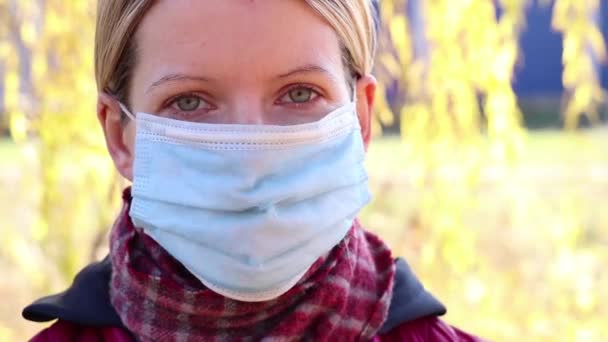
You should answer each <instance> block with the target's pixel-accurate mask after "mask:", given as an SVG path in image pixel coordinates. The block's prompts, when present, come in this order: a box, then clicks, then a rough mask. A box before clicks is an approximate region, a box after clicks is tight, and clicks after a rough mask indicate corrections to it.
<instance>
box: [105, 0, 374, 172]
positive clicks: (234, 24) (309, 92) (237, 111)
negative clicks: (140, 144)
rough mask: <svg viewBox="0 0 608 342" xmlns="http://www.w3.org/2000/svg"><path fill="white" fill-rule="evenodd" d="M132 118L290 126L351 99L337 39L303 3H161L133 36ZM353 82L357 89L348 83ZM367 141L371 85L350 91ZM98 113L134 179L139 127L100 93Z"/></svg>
mask: <svg viewBox="0 0 608 342" xmlns="http://www.w3.org/2000/svg"><path fill="white" fill-rule="evenodd" d="M135 39H136V42H137V51H136V56H137V57H136V59H137V63H136V65H135V66H134V69H133V77H132V79H131V83H130V89H129V92H130V94H129V102H130V103H129V104H130V109H131V111H133V112H134V113H137V112H145V113H150V114H156V115H160V116H165V117H169V118H174V119H180V120H188V121H195V122H206V123H232V124H275V125H293V124H300V123H306V122H312V121H316V120H319V119H320V118H322V117H323V116H324V115H326V114H328V113H329V112H331V111H332V110H334V109H336V108H338V107H340V106H342V105H344V104H346V103H348V102H349V101H351V99H352V93H351V92H352V90H351V88H350V87H351V85H349V84H347V80H349V79H350V77H348V76H347V71H346V69H345V66H344V63H343V59H342V57H343V56H342V51H341V47H340V43H339V40H338V36H337V34H336V33H335V32H334V30H333V29H332V27H331V26H330V25H329V24H328V23H326V22H325V21H324V20H323V19H322V18H321V17H320V16H318V15H317V14H316V12H314V11H313V10H312V8H310V7H309V6H308V5H307V4H306V3H305V2H304V1H301V0H257V1H256V0H222V1H215V0H214V1H209V0H207V1H201V0H164V1H158V2H157V3H156V4H155V5H154V6H153V7H152V8H151V9H150V11H149V12H148V13H147V14H146V15H145V17H144V19H143V21H142V22H141V24H140V26H139V28H138V31H137V33H136V37H135ZM353 81H356V80H353ZM354 86H355V89H356V93H357V101H358V103H359V105H358V108H357V110H358V115H359V118H360V122H361V126H362V131H363V132H362V133H363V135H364V138H365V140H366V143H367V140H368V139H369V116H370V115H369V113H370V108H371V105H372V102H373V96H374V95H373V94H374V90H375V81H374V79H373V77H371V76H369V75H365V76H363V77H361V78H360V79H359V80H358V81H356V84H354ZM98 114H99V118H100V120H101V123H102V126H103V128H104V131H105V133H106V140H107V145H108V149H109V151H110V154H111V155H112V157H113V159H114V161H115V164H116V166H117V168H118V170H119V171H120V172H121V174H122V175H123V176H125V177H126V178H128V179H132V164H133V156H134V149H133V144H134V135H135V122H129V123H128V124H127V125H126V126H125V125H124V124H121V122H120V110H119V108H118V106H117V104H116V102H115V101H114V100H113V99H112V98H110V97H109V96H107V95H104V94H100V97H99V105H98Z"/></svg>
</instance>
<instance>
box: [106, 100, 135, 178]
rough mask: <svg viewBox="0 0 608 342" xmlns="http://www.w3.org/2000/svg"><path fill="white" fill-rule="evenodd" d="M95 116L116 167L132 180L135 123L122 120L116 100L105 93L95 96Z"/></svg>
mask: <svg viewBox="0 0 608 342" xmlns="http://www.w3.org/2000/svg"><path fill="white" fill-rule="evenodd" d="M97 118H98V119H99V123H100V124H101V128H102V129H103V133H104V135H105V138H106V146H107V148H108V152H109V153H110V156H111V157H112V160H113V161H114V165H115V166H116V169H117V170H118V172H119V173H120V174H121V175H122V176H123V177H125V178H127V179H128V180H130V181H133V155H134V145H135V143H134V141H135V124H134V123H133V122H132V121H131V120H129V121H128V122H127V123H125V122H124V121H123V119H122V112H121V109H120V106H119V105H118V101H117V100H116V99H114V98H113V97H112V96H110V95H108V94H106V93H99V95H98V97H97Z"/></svg>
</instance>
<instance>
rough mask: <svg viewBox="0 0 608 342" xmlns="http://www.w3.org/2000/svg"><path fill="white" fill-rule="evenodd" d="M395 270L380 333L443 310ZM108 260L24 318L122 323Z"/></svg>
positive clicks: (404, 267)
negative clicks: (111, 291) (114, 300)
mask: <svg viewBox="0 0 608 342" xmlns="http://www.w3.org/2000/svg"><path fill="white" fill-rule="evenodd" d="M395 264H396V267H397V272H396V274H395V285H394V290H393V297H392V300H391V304H390V308H389V314H388V319H387V320H386V322H384V325H383V326H382V328H381V330H380V333H386V332H388V331H390V330H392V329H393V328H395V327H397V326H398V325H400V324H402V323H405V322H409V321H413V320H416V319H419V318H423V317H428V316H441V315H443V314H445V313H446V309H445V307H444V306H443V304H441V303H440V302H439V301H438V300H437V299H435V297H433V295H431V294H430V293H429V292H427V291H426V290H425V289H424V287H423V286H422V284H421V283H420V281H418V279H417V278H416V276H415V275H414V273H412V271H411V269H410V267H409V266H408V264H407V263H406V262H405V260H403V259H400V258H399V259H397V260H396V261H395ZM111 274H112V265H111V263H110V259H109V258H108V257H106V258H105V259H104V260H102V261H100V262H96V263H93V264H91V265H89V266H87V267H85V268H84V269H83V270H82V271H80V273H78V275H77V276H76V278H75V279H74V282H73V283H72V286H70V288H68V289H67V290H66V291H64V292H61V293H59V294H56V295H52V296H48V297H44V298H41V299H39V300H37V301H35V302H34V303H32V304H30V305H29V306H27V307H26V308H25V309H24V310H23V313H22V315H23V317H24V318H25V319H27V320H30V321H34V322H48V321H52V320H55V319H61V320H64V321H69V322H72V323H76V324H79V325H84V326H96V327H108V326H109V327H120V328H124V325H123V324H122V322H121V321H120V317H118V314H117V313H116V311H115V310H114V307H112V304H111V303H110V294H109V284H110V276H111Z"/></svg>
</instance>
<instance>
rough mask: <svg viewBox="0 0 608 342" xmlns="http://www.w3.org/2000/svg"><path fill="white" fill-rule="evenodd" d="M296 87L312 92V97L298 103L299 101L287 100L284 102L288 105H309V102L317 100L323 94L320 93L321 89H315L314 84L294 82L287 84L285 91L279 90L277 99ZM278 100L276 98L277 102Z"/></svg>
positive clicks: (297, 106)
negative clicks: (279, 93)
mask: <svg viewBox="0 0 608 342" xmlns="http://www.w3.org/2000/svg"><path fill="white" fill-rule="evenodd" d="M297 89H306V90H310V91H311V92H312V93H313V98H312V99H311V100H309V101H307V102H302V103H299V102H287V103H284V104H286V105H290V106H293V107H296V108H300V107H304V106H307V105H311V104H313V103H315V102H317V101H318V100H319V98H320V97H322V96H323V95H322V93H321V91H320V90H319V89H317V88H316V87H314V86H311V85H308V84H294V85H291V86H289V87H288V88H287V89H286V90H285V91H282V92H281V94H282V95H280V96H279V100H280V99H282V98H283V97H285V96H288V95H289V92H291V91H294V90H297ZM279 100H277V102H278V101H279Z"/></svg>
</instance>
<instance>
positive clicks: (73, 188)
mask: <svg viewBox="0 0 608 342" xmlns="http://www.w3.org/2000/svg"><path fill="white" fill-rule="evenodd" d="M410 1H411V2H408V0H381V6H380V16H381V18H382V21H381V28H382V30H381V35H380V42H379V45H380V50H379V53H378V58H377V68H376V75H377V76H378V78H379V81H380V82H379V85H378V94H377V101H376V112H375V114H376V115H375V119H376V120H375V121H374V125H375V126H374V130H375V132H376V134H377V135H378V136H380V135H381V134H382V133H383V132H382V130H383V129H388V128H391V127H392V128H393V129H394V128H395V127H397V128H398V129H399V132H400V137H399V138H398V139H391V138H388V139H384V138H383V139H382V140H381V141H380V142H379V143H378V144H377V145H374V144H372V147H371V151H370V154H369V168H370V173H371V176H370V180H371V185H372V187H373V191H374V193H375V200H374V202H373V203H372V204H371V206H370V207H369V208H368V209H366V211H365V212H364V213H363V217H362V218H363V221H364V223H366V225H367V226H368V227H369V228H370V229H372V230H374V231H376V232H378V233H380V234H381V235H382V236H383V237H384V238H385V239H386V240H387V241H388V242H389V244H390V245H391V247H392V248H393V250H394V251H395V253H396V254H398V255H402V256H405V257H406V258H407V260H408V261H409V262H410V263H411V264H412V266H413V268H414V269H415V270H416V272H417V273H418V274H419V275H420V277H421V278H422V279H423V281H424V283H425V284H426V286H427V287H428V288H430V289H431V290H432V291H433V292H434V293H436V294H437V296H438V297H440V298H441V299H442V300H443V301H444V302H445V303H446V304H447V305H448V308H449V314H448V316H447V317H446V320H447V321H448V322H450V323H453V324H456V325H458V326H460V327H462V328H464V329H465V330H470V331H472V332H474V333H477V334H480V335H482V336H484V337H486V338H489V339H492V340H499V341H503V340H506V341H510V340H513V341H521V340H524V341H573V340H581V341H599V340H602V339H604V340H608V328H607V327H606V324H605V322H604V320H603V319H602V317H604V318H605V317H606V316H607V315H608V311H606V310H607V309H606V305H605V303H608V291H607V290H604V288H608V275H604V273H605V272H601V271H602V269H603V265H604V264H605V262H608V252H606V251H605V250H603V251H602V249H601V244H600V243H598V242H596V240H594V239H597V241H600V242H601V241H607V240H605V239H606V234H605V233H604V235H601V232H603V231H605V225H608V215H605V214H601V212H600V210H599V209H597V203H593V201H592V200H590V199H589V198H595V197H593V196H586V194H588V193H592V192H593V191H596V190H597V189H595V188H594V187H595V184H596V183H583V181H581V180H580V179H583V178H584V179H592V178H593V177H595V178H593V179H599V180H598V181H597V182H599V183H598V184H600V185H601V186H604V185H606V184H605V183H602V182H605V179H604V178H602V177H603V176H602V175H600V176H597V172H595V171H593V170H595V169H591V168H590V169H589V170H588V172H587V173H584V172H583V170H587V169H584V167H585V165H584V163H582V162H580V161H578V159H577V161H576V162H578V163H579V165H577V166H579V167H580V169H577V172H576V174H575V175H568V177H577V176H579V173H581V174H582V176H580V177H581V178H573V179H575V180H577V181H571V183H575V184H574V185H573V184H569V185H568V190H562V189H561V188H560V189H557V190H556V189H553V188H552V186H553V185H551V186H550V187H551V191H552V192H551V191H548V192H547V190H546V189H543V190H542V191H540V190H538V187H537V186H536V184H533V183H532V182H530V181H529V179H528V178H527V176H526V175H525V173H526V172H528V168H527V166H526V165H524V162H523V161H522V160H532V161H536V160H538V159H542V158H538V156H534V158H531V157H529V156H527V154H528V153H529V152H528V150H529V149H530V148H531V147H530V146H529V144H528V141H529V139H530V138H529V137H528V135H527V133H526V132H525V130H524V128H523V127H522V123H521V122H522V118H521V116H522V114H521V113H520V110H519V108H518V104H517V98H516V96H515V94H514V92H513V89H512V86H511V82H512V78H513V74H514V70H515V66H516V64H517V62H518V56H519V55H520V51H519V46H518V39H519V36H520V33H521V32H522V30H524V29H525V26H526V23H525V10H526V8H527V6H528V5H529V4H530V2H529V1H527V0H499V1H485V0H429V1H426V0H418V1H414V0H410ZM95 5H96V2H95V1H93V0H82V1H76V0H74V1H65V0H28V1H18V0H0V77H3V81H4V82H3V84H4V89H5V94H4V95H5V98H4V101H3V102H0V103H4V106H5V107H6V108H5V109H6V110H7V111H8V115H9V120H8V124H9V126H10V132H11V135H12V138H13V140H14V141H16V142H17V143H18V151H19V152H18V153H19V163H21V164H19V165H22V169H21V170H20V174H19V177H20V178H19V179H20V181H19V183H18V184H17V185H16V187H19V192H20V193H23V196H20V197H19V198H22V199H27V201H28V203H29V204H28V205H29V206H30V207H29V211H27V213H28V214H27V215H25V214H23V212H21V211H19V212H17V211H16V213H15V215H23V217H21V216H20V217H18V218H17V220H16V221H17V222H16V223H15V222H12V221H11V223H10V224H8V225H6V226H2V224H3V220H4V218H2V217H0V233H1V234H3V240H2V241H3V243H4V244H3V248H2V249H0V269H2V268H6V270H4V269H3V273H4V274H5V275H7V276H6V277H3V279H13V281H12V282H11V283H10V284H7V285H10V286H9V289H18V288H23V286H22V285H23V284H26V290H23V289H22V291H24V292H26V293H27V294H28V296H30V297H31V298H29V297H28V298H25V299H23V300H30V299H32V298H33V297H35V296H36V295H38V294H42V293H45V292H48V291H55V290H60V289H62V288H63V287H64V286H65V285H66V283H68V282H69V281H70V279H71V277H72V276H73V275H74V273H75V272H76V271H77V270H78V269H79V268H81V267H82V266H83V265H84V264H86V263H88V262H89V261H90V260H91V259H93V258H96V257H98V255H96V253H97V251H96V250H95V248H99V247H100V246H101V249H100V251H101V253H103V252H104V249H103V242H104V241H105V240H106V237H105V234H106V233H107V228H108V227H109V226H110V225H111V222H112V219H113V218H114V215H115V213H116V208H117V205H118V201H119V200H120V190H121V189H122V187H123V186H124V184H123V183H122V181H121V180H120V179H119V178H118V177H117V175H116V173H115V171H114V169H113V166H112V164H111V161H110V159H109V157H108V156H107V152H106V151H105V147H104V144H103V138H102V132H101V130H100V129H99V128H98V124H97V122H96V117H95V100H96V89H95V83H94V78H93V64H92V63H93V56H92V54H93V34H94V10H95ZM598 5H599V0H585V1H581V0H555V6H554V17H553V26H554V28H555V29H556V30H559V31H560V32H562V33H563V35H564V47H565V49H564V56H563V60H564V75H563V79H564V85H565V88H566V89H567V93H566V94H565V100H564V103H565V106H564V115H565V117H566V118H567V119H566V124H567V126H568V127H575V126H576V123H577V122H578V120H579V119H580V117H581V116H583V115H587V116H589V117H590V118H591V119H592V120H596V121H597V111H598V108H599V106H600V104H601V103H603V101H604V100H605V96H604V91H603V90H602V89H601V87H600V85H599V80H598V77H597V70H595V68H596V65H597V64H596V62H597V61H600V60H602V59H604V58H605V44H604V39H603V38H602V36H601V33H600V31H599V30H598V27H597V26H598V25H597V24H598V23H597V21H594V20H590V18H594V17H593V16H594V13H597V9H598ZM406 8H407V9H410V10H412V11H413V12H409V13H408V12H407V11H406ZM498 12H499V13H500V15H498V16H497V13H498ZM2 71H4V73H2ZM23 75H29V78H24V77H23ZM389 100H390V101H389ZM569 134H571V135H568V139H571V140H569V141H574V142H576V144H575V145H574V146H575V149H578V148H581V149H583V150H585V151H594V149H595V145H594V143H593V142H591V141H595V140H592V139H589V138H588V137H587V136H583V135H578V134H576V133H569ZM378 138H379V139H380V137H378ZM376 146H377V147H376ZM1 147H2V145H0V153H2V149H1ZM558 153H561V151H560V152H558ZM577 153H578V151H574V152H572V153H571V154H573V155H576V154H577ZM0 157H1V155H0ZM541 157H542V156H541ZM593 158H594V160H595V159H598V160H600V159H601V156H599V153H598V155H594V156H593ZM604 160H605V159H604ZM586 162H587V161H585V163H586ZM1 163H2V160H1V158H0V169H1V166H2V164H1ZM539 165H540V164H539ZM535 166H536V164H535ZM534 170H536V169H533V170H532V171H534ZM551 172H553V170H551ZM594 172H595V173H594ZM522 174H524V176H522ZM1 176H2V175H1V174H0V178H1ZM550 176H551V175H547V174H544V173H542V174H541V175H540V176H539V177H537V178H541V179H542V180H544V179H545V178H548V179H549V180H551V177H550ZM537 178H534V179H536V180H537ZM0 181H1V179H0ZM577 182H578V183H577ZM579 183H580V184H591V185H588V186H589V187H591V188H592V189H587V188H584V189H581V188H580V186H579ZM0 184H2V183H1V182H0ZM551 184H552V183H551ZM5 191H7V192H8V190H5ZM603 196H605V194H604V195H603ZM7 197H8V196H7ZM3 198H4V197H2V196H0V201H1V200H2V199H3ZM5 200H6V199H5ZM0 213H2V211H0ZM598 213H599V214H598ZM602 215H603V216H602ZM26 216H27V217H26ZM591 216H593V220H592V219H590V218H589V217H591ZM21 224H22V225H21ZM5 227H9V228H5ZM594 234H595V235H594ZM602 239H604V240H602ZM604 249H605V247H604ZM24 256H26V257H24ZM7 265H8V266H7ZM41 270H44V271H41ZM8 275H12V276H10V277H9V276H8ZM573 275H576V276H573ZM1 285H4V284H0V296H2V297H1V298H2V300H3V302H10V300H12V298H9V297H12V296H10V295H5V293H6V292H3V291H4V288H3V287H2V286H1ZM14 291H15V292H16V291H17V290H14ZM5 297H6V298H5ZM15 300H16V301H17V302H16V303H13V302H11V303H12V304H13V305H15V308H13V310H14V314H12V315H11V317H13V316H17V315H18V306H19V305H22V304H24V303H23V302H21V301H19V300H17V299H15ZM6 317H7V316H3V311H2V310H0V341H12V340H20V339H24V338H26V337H29V334H30V333H31V332H32V331H27V332H24V331H23V330H24V328H22V326H21V325H19V324H20V323H15V321H14V320H8V319H7V318H6ZM27 327H28V328H27V329H35V328H32V327H31V326H27Z"/></svg>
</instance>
